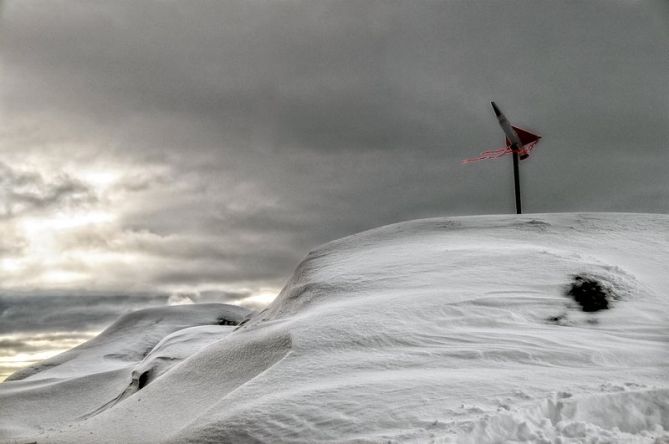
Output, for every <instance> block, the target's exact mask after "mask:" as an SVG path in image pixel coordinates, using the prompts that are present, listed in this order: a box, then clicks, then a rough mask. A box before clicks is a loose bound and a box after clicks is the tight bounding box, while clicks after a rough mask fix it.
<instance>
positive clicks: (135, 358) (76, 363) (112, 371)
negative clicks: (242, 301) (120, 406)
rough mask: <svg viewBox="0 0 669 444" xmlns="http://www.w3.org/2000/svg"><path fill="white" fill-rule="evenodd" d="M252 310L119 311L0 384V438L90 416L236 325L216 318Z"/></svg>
mask: <svg viewBox="0 0 669 444" xmlns="http://www.w3.org/2000/svg"><path fill="white" fill-rule="evenodd" d="M250 314H251V312H250V311H248V310H246V309H244V308H241V307H237V306H233V305H224V304H200V305H181V306H169V307H157V308H147V309H144V310H138V311H135V312H132V313H130V314H127V315H125V316H122V317H121V318H119V319H118V320H117V321H116V322H115V323H114V324H112V325H111V326H109V327H108V328H107V329H105V330H104V331H103V332H102V333H100V335H98V336H97V337H95V338H93V339H91V340H90V341H87V342H85V343H84V344H81V345H80V346H78V347H75V348H73V349H72V350H69V351H67V352H65V353H61V354H60V355H57V356H54V357H53V358H51V359H48V360H46V361H43V362H41V363H38V364H36V365H34V366H31V367H28V368H26V369H23V370H20V371H18V372H16V373H14V374H13V375H11V376H10V377H9V378H8V379H7V381H9V382H7V381H6V382H5V383H3V384H2V385H0V405H2V410H3V413H2V415H0V438H3V437H8V436H13V435H14V434H16V433H17V432H19V431H20V432H21V433H22V434H25V433H27V432H36V431H39V430H41V429H44V427H46V426H49V425H52V424H59V423H63V422H71V421H76V420H80V419H83V418H87V417H90V416H94V415H96V414H97V413H99V412H101V411H103V410H105V409H106V408H108V407H110V406H112V405H114V404H115V403H116V402H117V401H118V400H120V399H123V398H124V397H127V396H129V395H130V394H132V393H134V392H136V391H137V390H139V389H140V388H142V386H144V385H147V384H148V383H150V382H151V381H152V380H154V379H155V378H157V377H158V376H160V375H161V374H162V373H164V372H165V371H167V369H169V368H170V367H171V366H173V365H174V364H176V363H178V362H180V361H181V360H183V359H185V358H186V357H188V356H190V355H191V354H193V353H195V352H197V351H198V350H200V349H202V348H204V347H206V346H207V345H209V344H211V343H212V342H215V341H217V340H218V339H220V338H221V337H223V336H225V335H227V334H229V333H230V332H231V331H232V330H233V329H234V327H233V326H230V325H220V324H224V323H225V324H227V323H234V324H238V323H240V322H242V321H243V320H244V319H246V318H247V317H248V316H249V315H250ZM193 326H195V327H193ZM12 381H13V382H12ZM36 409H38V410H36ZM36 411H39V412H40V414H39V415H36V414H35V412H36Z"/></svg>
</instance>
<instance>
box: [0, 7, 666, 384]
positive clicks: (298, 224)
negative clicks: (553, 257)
mask: <svg viewBox="0 0 669 444" xmlns="http://www.w3.org/2000/svg"><path fill="white" fill-rule="evenodd" d="M0 5H2V11H1V14H2V15H1V18H0V51H1V57H2V66H1V71H2V72H1V76H0V93H1V105H2V110H1V111H2V114H1V116H0V117H1V119H2V126H1V127H0V128H1V133H0V187H1V188H0V232H1V234H2V235H1V236H0V323H2V329H1V330H0V340H2V338H5V340H6V341H9V340H10V339H12V338H13V339H12V340H15V339H16V336H17V335H21V334H23V335H27V334H28V333H30V334H35V335H37V334H45V333H46V332H49V331H51V332H61V333H62V332H63V331H77V332H81V331H94V330H96V329H99V327H100V326H101V325H104V324H105V323H108V322H109V321H110V320H111V319H113V318H114V317H115V316H116V315H117V314H118V313H119V312H121V311H124V310H127V309H130V308H136V307H138V306H143V305H146V304H154V303H165V301H167V299H168V298H169V297H170V296H171V298H172V299H171V300H172V301H175V300H189V299H190V300H193V301H198V300H220V301H229V302H234V303H242V304H246V305H249V306H253V305H256V306H257V305H258V304H261V303H263V302H266V301H267V300H269V299H270V298H271V296H272V295H273V294H274V293H275V292H276V291H278V289H280V287H281V286H282V284H283V282H284V281H285V280H286V279H287V278H288V277H289V275H290V273H291V271H292V270H293V268H294V267H295V266H296V264H297V262H298V261H299V260H300V259H301V258H302V257H303V256H304V255H305V254H306V253H307V252H308V251H309V250H310V249H312V248H314V247H316V246H317V245H319V244H321V243H323V242H326V241H329V240H332V239H335V238H338V237H341V236H344V235H347V234H352V233H354V232H357V231H360V230H364V229H368V228H372V227H375V226H379V225H384V224H388V223H393V222H397V221H401V220H407V219H415V218H421V217H430V216H450V215H468V214H487V213H508V212H512V211H513V210H514V207H513V184H512V170H511V160H510V159H509V158H503V159H499V160H491V161H486V162H480V163H475V164H471V165H467V166H463V165H462V164H461V160H462V159H465V158H467V157H472V156H476V155H477V154H478V153H479V152H481V151H484V150H487V149H491V148H497V147H499V146H502V145H503V136H502V134H501V131H500V129H499V127H498V126H497V123H496V121H495V119H494V115H493V113H492V110H491V108H490V104H489V102H490V100H495V101H496V102H497V103H498V105H500V107H501V108H502V110H503V111H505V113H506V114H507V116H508V117H509V118H510V119H511V120H512V121H513V123H514V124H517V125H518V126H521V127H524V128H529V129H532V130H535V131H536V132H538V133H539V134H541V135H542V136H543V137H544V138H543V140H542V142H541V144H540V145H539V147H538V148H537V149H536V150H535V152H534V155H533V156H532V157H531V158H530V159H529V160H527V161H524V162H523V163H522V168H521V175H522V182H523V200H524V209H525V210H526V212H562V211H625V212H627V211H630V212H660V213H666V212H667V211H669V175H668V174H667V173H666V169H667V166H668V165H669V154H668V146H667V145H668V143H669V125H668V123H669V122H668V118H669V82H668V81H667V79H668V74H669V56H668V54H669V52H668V51H667V44H666V42H667V38H668V37H669V32H667V30H668V28H667V20H666V19H667V13H668V10H667V8H666V7H663V5H662V3H661V2H640V1H632V0H628V1H615V0H604V1H567V2H556V1H548V0H547V1H537V0H531V1H530V0H527V1H514V0H505V1H494V2H493V1H475V0H471V1H464V0H463V1H409V0H403V1H392V0H381V1H369V0H361V1H348V0H339V1H323V0H305V1H292V0H277V1H267V0H243V1H229V0H225V1H212V2H206V1H181V2H177V1H167V0H162V1H153V2H152V1H141V2H136V1H132V2H124V1H113V2H109V1H106V2H102V1H100V2H96V1H85V2H83V1H82V2H77V1H67V2H60V1H54V0H48V1H46V0H45V1H28V0H21V1H5V2H4V4H0ZM56 312H57V313H61V314H62V316H61V315H58V316H55V315H54V313H56ZM63 313H69V314H68V315H65V314H63ZM61 333H59V334H61ZM2 335H5V336H2ZM11 335H14V336H11ZM7 338H10V339H7ZM2 344H3V343H1V342H0V354H1V350H2V347H3V345H2ZM7 344H10V343H9V342H7V343H6V344H5V345H6V347H5V348H6V349H7V350H9V351H8V352H7V353H14V354H13V355H12V356H16V353H17V350H18V349H17V348H16V347H14V348H13V349H12V348H11V347H9V346H8V345H7ZM33 345H34V344H33ZM28 346H30V344H28ZM26 350H27V349H26ZM2 359H3V358H2V356H0V366H2V365H3V364H2V362H3V361H2ZM7 359H9V358H7ZM12 359H14V358H12ZM1 372H2V370H1V369H0V373H1Z"/></svg>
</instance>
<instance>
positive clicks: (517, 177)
mask: <svg viewBox="0 0 669 444" xmlns="http://www.w3.org/2000/svg"><path fill="white" fill-rule="evenodd" d="M511 149H512V150H513V184H514V185H515V188H516V214H522V213H523V210H522V209H521V208H520V173H519V171H518V151H517V150H516V148H513V147H512V148H511Z"/></svg>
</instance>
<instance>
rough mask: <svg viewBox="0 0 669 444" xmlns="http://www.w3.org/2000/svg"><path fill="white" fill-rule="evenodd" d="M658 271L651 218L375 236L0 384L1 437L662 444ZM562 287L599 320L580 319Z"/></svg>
mask: <svg viewBox="0 0 669 444" xmlns="http://www.w3.org/2000/svg"><path fill="white" fill-rule="evenodd" d="M668 263H669V216H665V215H651V214H611V213H603V214H595V213H589V214H587V213H586V214H535V215H522V216H515V215H513V216H478V217H461V218H438V219H425V220H417V221H411V222H405V223H401V224H395V225H390V226H386V227H381V228H378V229H375V230H371V231H367V232H364V233H360V234H357V235H354V236H350V237H347V238H344V239H340V240H337V241H334V242H331V243H328V244H326V245H324V246H322V247H320V248H318V249H316V250H314V251H312V252H311V253H310V254H309V255H308V256H307V257H306V258H305V260H304V261H303V262H302V263H301V264H300V265H299V266H298V268H297V269H296V271H295V273H294V274H293V276H292V277H291V279H290V280H289V281H288V283H287V284H286V286H285V287H284V289H283V290H282V292H281V294H280V295H279V296H278V297H277V298H276V300H275V301H274V302H273V303H272V304H270V305H269V306H268V307H267V308H266V309H265V310H263V311H262V312H260V313H257V314H255V315H253V316H251V317H250V319H249V320H248V321H247V322H244V323H243V325H241V326H239V327H231V326H215V325H211V324H215V323H216V322H214V321H215V319H217V318H218V313H216V312H217V311H226V310H232V309H233V308H230V307H229V306H213V305H209V306H206V307H203V306H200V305H197V304H195V305H182V306H174V307H168V308H161V309H154V310H157V311H150V310H149V311H143V312H138V314H136V315H134V316H133V315H130V316H129V317H126V318H122V319H121V320H119V322H117V324H116V327H114V326H112V327H110V328H109V329H108V330H107V331H105V332H104V333H103V334H101V335H100V337H98V338H95V339H93V340H92V341H89V342H88V343H86V344H84V345H82V346H80V347H78V348H76V349H73V350H72V351H70V352H67V353H65V354H63V355H60V356H58V357H56V358H54V359H53V360H51V362H46V363H45V364H43V365H41V366H38V367H37V368H35V369H32V370H29V371H26V372H22V373H21V374H20V375H19V376H24V377H23V378H22V379H19V380H17V378H13V380H10V381H7V382H5V383H2V384H0V406H2V414H1V415H0V440H2V439H5V441H6V442H15V440H18V439H20V440H21V441H26V442H30V441H36V442H54V443H73V442H101V443H105V442H108V443H113V442H125V443H139V442H166V443H188V442H192V443H206V442H212V443H213V442H303V443H311V442H323V441H330V442H388V441H390V442H445V443H448V442H463V443H506V442H545V443H581V442H592V443H597V442H634V443H660V442H666V441H669V433H668V432H667V431H668V430H669V383H668V382H667V374H669V372H668V371H667V370H668V367H669V359H668V358H669V346H668V342H669V310H668V308H669V298H668V297H667V288H669V273H667V264H668ZM576 275H578V276H588V277H592V278H594V279H596V280H597V281H599V282H601V283H602V286H603V287H604V288H606V289H608V290H609V291H610V292H611V293H612V295H611V300H610V301H609V303H610V309H608V310H602V311H598V312H595V313H584V312H582V311H581V310H580V308H579V306H578V304H576V303H575V302H574V301H573V300H571V299H570V298H568V297H567V296H566V290H567V286H568V285H569V284H570V282H572V281H573V279H574V276H576ZM215 307H216V308H215ZM236 314H237V316H238V317H237V318H235V321H237V322H239V321H241V320H242V319H243V318H244V317H246V314H244V313H242V312H236ZM180 320H181V321H180ZM198 325H201V326H198ZM172 358H174V359H173V360H174V361H175V362H176V363H175V364H173V365H170V362H171V361H172ZM146 372H148V373H146ZM142 375H145V376H144V377H143V378H141V376H142ZM140 379H141V381H140ZM140 382H141V384H140ZM140 386H141V388H140ZM35 412H39V414H35Z"/></svg>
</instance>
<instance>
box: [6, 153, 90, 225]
mask: <svg viewBox="0 0 669 444" xmlns="http://www.w3.org/2000/svg"><path fill="white" fill-rule="evenodd" d="M96 200H97V198H96V196H95V193H94V192H93V191H92V190H91V189H90V188H89V187H87V186H86V185H85V184H83V183H81V182H80V181H78V180H76V179H74V178H72V177H69V176H68V175H66V174H62V175H59V176H57V177H55V178H52V179H51V180H47V179H45V178H44V177H43V176H42V175H41V174H40V173H38V172H35V171H30V170H27V171H26V170H24V171H20V170H17V169H15V168H12V167H10V166H9V165H6V164H4V163H2V162H0V202H2V206H1V207H0V218H13V217H19V216H22V215H25V214H28V213H31V212H36V211H37V212H38V211H40V210H44V209H49V208H54V207H77V206H84V205H88V204H91V203H93V202H95V201H96Z"/></svg>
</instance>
